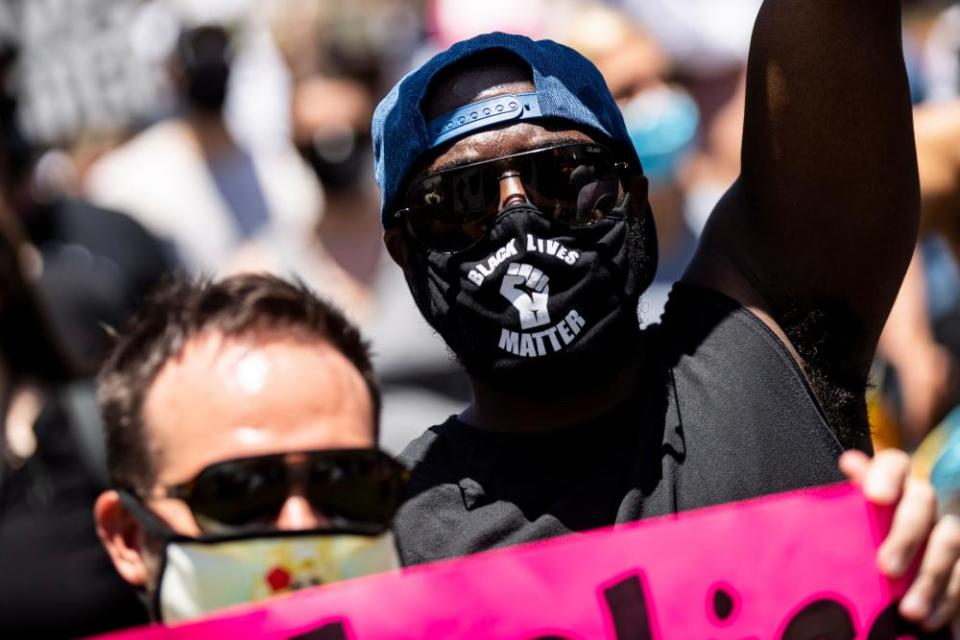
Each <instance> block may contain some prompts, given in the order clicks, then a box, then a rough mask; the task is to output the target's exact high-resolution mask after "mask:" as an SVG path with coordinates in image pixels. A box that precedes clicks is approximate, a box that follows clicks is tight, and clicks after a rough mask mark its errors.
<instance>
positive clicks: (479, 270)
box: [467, 238, 517, 287]
mask: <svg viewBox="0 0 960 640" xmlns="http://www.w3.org/2000/svg"><path fill="white" fill-rule="evenodd" d="M516 255H517V239H516V238H514V239H513V240H511V241H510V242H508V243H507V244H505V245H503V246H502V247H500V248H499V249H497V250H496V252H494V253H493V255H491V256H490V257H488V258H487V260H486V264H484V263H479V264H477V266H476V267H474V268H473V269H471V270H470V273H468V274H467V279H468V280H470V282H472V283H473V284H475V285H477V286H478V287H479V286H481V285H483V282H484V281H485V280H486V279H487V278H489V277H490V276H492V275H493V272H494V271H496V270H497V267H499V266H500V265H501V264H503V263H504V262H505V261H506V260H507V258H512V257H514V256H516Z"/></svg>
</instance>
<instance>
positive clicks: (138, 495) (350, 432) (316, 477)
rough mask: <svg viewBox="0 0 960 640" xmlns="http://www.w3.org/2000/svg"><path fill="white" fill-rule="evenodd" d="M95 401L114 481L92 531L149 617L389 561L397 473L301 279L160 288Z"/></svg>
mask: <svg viewBox="0 0 960 640" xmlns="http://www.w3.org/2000/svg"><path fill="white" fill-rule="evenodd" d="M98 391H99V400H100V406H101V411H102V413H103V417H104V422H105V428H106V440H107V463H108V468H109V473H110V481H111V484H112V486H113V489H112V490H110V491H107V492H105V493H103V494H102V495H101V496H100V498H99V499H98V500H97V504H96V507H95V517H96V521H97V530H98V534H99V535H100V538H101V540H102V542H103V544H104V546H105V547H106V548H107V550H108V552H109V553H110V556H111V558H112V560H113V563H114V566H115V567H116V569H117V571H118V572H119V573H120V575H121V576H122V577H123V578H124V579H125V580H126V581H127V582H129V583H130V584H132V585H134V586H137V587H139V588H142V589H143V590H144V591H145V593H146V595H147V596H148V598H149V602H150V607H151V610H152V613H153V615H154V616H155V617H156V618H160V619H163V620H165V621H173V620H181V619H185V618H191V617H196V616H199V615H202V614H204V613H206V612H208V611H212V610H215V609H218V608H221V607H223V606H227V605H230V604H236V603H239V602H245V601H249V600H255V599H259V598H262V597H266V596H269V595H273V594H275V593H284V592H287V591H290V590H292V589H295V588H298V587H302V586H308V585H312V584H319V583H323V582H330V581H332V580H336V579H340V578H346V577H352V576H354V575H363V574H366V573H372V572H374V571H378V570H384V569H388V568H391V567H394V566H396V557H395V548H394V544H393V540H392V537H391V536H390V535H389V526H390V520H391V518H392V516H393V512H394V510H395V508H396V505H397V499H398V496H399V492H400V488H401V485H402V482H403V481H404V479H405V473H406V472H405V470H404V469H403V468H402V467H401V466H400V465H398V464H397V463H396V462H395V461H394V460H393V459H391V458H390V457H388V456H387V455H386V454H384V453H382V452H380V451H378V450H377V449H376V442H377V421H378V415H379V404H380V392H379V389H378V387H377V383H376V381H375V380H374V377H373V372H372V368H371V365H370V359H369V354H368V352H367V346H366V344H365V343H364V342H363V340H362V339H361V337H360V334H359V332H358V331H357V330H356V328H354V327H353V326H352V325H351V324H350V323H349V322H348V321H347V320H346V319H345V318H344V316H343V315H342V314H341V313H340V312H338V311H337V310H335V309H333V308H332V307H330V306H329V305H327V304H326V303H324V302H323V301H322V300H320V299H318V298H317V297H315V296H314V295H313V294H312V293H311V292H310V291H308V290H307V289H306V288H304V287H303V286H298V285H293V284H290V283H287V282H285V281H283V280H281V279H279V278H275V277H271V276H260V275H243V276H235V277H232V278H229V279H227V280H224V281H222V282H217V283H211V282H201V283H189V282H173V283H171V284H169V285H167V286H165V287H163V288H161V289H160V290H159V291H157V292H156V293H155V294H154V295H153V296H152V297H151V298H150V300H149V301H148V302H147V304H146V306H145V307H144V308H143V309H142V310H141V311H140V312H139V314H138V315H137V316H136V317H135V318H134V319H133V320H132V321H131V323H130V325H129V327H128V328H127V330H126V331H125V332H124V333H123V334H122V335H121V337H120V339H119V341H118V343H117V345H116V346H115V348H114V350H113V351H112V353H111V354H110V356H109V358H108V360H107V362H106V364H105V365H104V367H103V370H102V372H101V374H100V378H99V390H98ZM348 561H349V562H348Z"/></svg>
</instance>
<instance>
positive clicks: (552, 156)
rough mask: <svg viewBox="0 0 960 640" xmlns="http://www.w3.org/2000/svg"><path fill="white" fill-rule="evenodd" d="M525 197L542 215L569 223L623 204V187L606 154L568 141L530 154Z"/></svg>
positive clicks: (596, 218) (585, 220)
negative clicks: (565, 143) (528, 176)
mask: <svg viewBox="0 0 960 640" xmlns="http://www.w3.org/2000/svg"><path fill="white" fill-rule="evenodd" d="M528 171H529V175H530V178H529V179H528V180H525V182H524V187H525V188H526V192H527V198H528V199H529V200H530V202H531V203H532V204H533V205H534V206H535V207H537V208H538V209H540V210H541V211H542V212H543V213H544V215H546V216H549V217H551V218H553V219H554V220H556V221H557V222H562V223H564V224H567V225H570V226H572V227H577V226H584V225H590V224H593V223H595V222H598V221H600V220H603V219H605V218H607V217H608V216H610V215H611V214H612V213H613V210H614V209H615V208H616V207H618V206H620V205H621V204H623V195H624V190H623V187H622V185H621V182H620V178H619V176H618V175H617V173H616V171H614V168H613V163H612V161H611V159H610V157H609V154H608V153H607V152H605V151H604V150H603V149H602V148H601V147H597V146H593V145H570V146H565V147H557V148H555V149H549V150H547V152H544V153H543V154H540V155H537V156H535V157H534V156H531V158H530V165H529V169H528Z"/></svg>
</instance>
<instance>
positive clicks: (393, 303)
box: [292, 75, 469, 452]
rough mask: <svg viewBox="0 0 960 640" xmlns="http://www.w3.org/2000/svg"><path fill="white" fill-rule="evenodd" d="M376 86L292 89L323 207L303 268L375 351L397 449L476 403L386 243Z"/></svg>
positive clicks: (312, 84)
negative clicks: (373, 122)
mask: <svg viewBox="0 0 960 640" xmlns="http://www.w3.org/2000/svg"><path fill="white" fill-rule="evenodd" d="M371 94H372V88H371V87H370V86H369V85H368V84H366V83H363V82H361V81H359V80H357V79H354V78H351V77H345V76H319V75H315V76H311V77H308V78H305V79H304V80H302V81H300V82H298V83H297V84H296V85H295V87H294V90H293V103H292V123H293V126H292V132H293V142H294V144H295V145H296V147H297V148H298V149H299V150H300V153H301V154H302V156H303V158H304V159H305V160H306V162H307V163H308V164H309V166H310V167H312V168H313V170H314V174H315V175H316V178H317V180H318V181H319V182H320V183H321V184H322V186H323V190H324V194H325V207H324V210H323V213H322V216H321V218H320V223H319V225H318V227H317V231H316V236H315V238H314V242H313V244H312V246H311V247H310V253H309V255H304V256H303V259H302V261H301V263H300V265H299V268H298V269H297V273H299V274H300V275H301V276H302V277H304V278H305V279H306V280H307V281H308V282H310V283H311V284H312V285H313V286H314V287H315V288H316V289H317V290H318V291H320V292H321V293H322V294H323V295H325V296H328V297H329V298H330V299H331V300H333V301H335V302H336V303H337V304H339V305H340V306H341V307H342V308H343V309H345V310H346V312H347V314H348V315H349V316H350V318H351V319H353V320H354V321H355V322H356V323H358V324H359V326H360V327H361V328H362V330H363V332H364V334H365V335H366V336H368V338H369V339H370V341H371V345H372V347H373V351H374V355H373V359H374V366H375V367H376V369H377V374H378V376H379V377H380V379H381V381H382V384H383V390H384V411H383V419H382V423H383V444H384V446H385V447H387V448H388V449H390V450H392V451H397V452H399V451H400V450H402V449H403V447H405V446H406V445H407V444H408V443H409V442H410V441H411V440H413V438H415V437H416V436H418V435H419V434H420V430H421V428H422V425H423V424H424V421H426V422H431V421H436V420H442V419H443V418H445V417H446V416H448V415H450V414H451V413H455V412H456V411H457V410H458V409H459V407H460V406H461V405H462V403H463V402H465V401H466V400H467V399H469V385H468V383H467V380H466V377H465V376H464V375H463V373H462V372H461V371H460V370H459V369H458V368H457V367H456V366H455V365H454V363H453V362H452V360H451V358H450V356H449V355H448V352H447V349H446V348H445V346H444V345H443V343H442V341H441V340H440V339H439V338H438V337H437V336H436V335H435V334H434V333H433V331H432V330H431V329H430V327H429V325H427V323H426V322H424V320H423V317H422V316H421V315H420V313H419V312H418V311H417V308H416V305H415V304H413V301H412V300H411V299H410V297H409V295H407V293H406V286H405V284H404V282H403V274H402V273H401V272H400V271H398V270H397V269H396V268H395V266H394V265H393V263H392V261H391V260H390V259H389V256H388V255H387V252H386V249H385V248H384V246H383V242H382V239H381V235H382V234H381V227H380V216H379V193H378V191H377V188H376V182H375V181H374V179H373V172H372V170H371V167H372V165H373V162H372V152H371V143H370V117H371V116H372V114H373V100H374V99H373V96H372V95H371Z"/></svg>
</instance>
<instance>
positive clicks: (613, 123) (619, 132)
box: [372, 33, 640, 227]
mask: <svg viewBox="0 0 960 640" xmlns="http://www.w3.org/2000/svg"><path fill="white" fill-rule="evenodd" d="M496 49H499V50H506V51H509V52H512V53H513V54H515V55H516V56H517V57H519V58H520V59H522V60H524V61H525V62H526V63H527V64H528V65H529V66H530V69H531V71H532V75H533V83H534V86H535V88H536V91H535V92H533V93H524V94H516V95H502V96H497V97H495V98H490V99H488V100H481V101H478V102H473V103H470V104H468V105H465V106H463V107H461V108H459V109H455V110H453V111H451V112H449V113H446V114H443V115H442V116H440V117H439V118H436V119H434V120H432V121H429V122H428V121H427V120H426V118H425V117H424V115H423V108H422V104H421V103H422V102H423V98H424V96H425V94H426V92H427V90H428V89H429V88H430V85H431V83H432V81H433V79H434V78H435V77H436V75H437V74H438V73H439V72H441V71H442V70H444V69H446V68H447V67H449V66H450V65H452V64H454V63H455V62H457V61H459V60H462V59H464V58H466V57H469V56H473V55H475V54H478V53H480V52H483V51H488V50H496ZM543 119H559V120H564V121H566V122H569V123H571V124H574V125H578V126H579V127H580V128H584V129H587V130H588V131H590V132H593V133H596V134H598V135H599V136H600V137H601V138H605V139H606V140H607V141H610V142H613V143H615V144H616V145H617V146H618V147H619V148H620V149H622V150H626V151H627V152H628V153H630V154H632V155H633V156H634V158H635V157H636V154H635V153H634V150H633V145H632V144H631V142H630V136H629V134H628V133H627V128H626V125H624V121H623V115H622V114H621V113H620V108H619V107H618V106H617V103H616V101H614V99H613V95H611V93H610V89H609V88H607V84H606V82H604V80H603V76H601V75H600V72H599V71H598V70H597V68H596V67H595V66H594V65H593V63H591V62H590V61H589V60H587V59H586V58H584V57H583V56H582V55H580V54H579V53H577V52H576V51H574V50H573V49H571V48H569V47H565V46H563V45H560V44H557V43H556V42H553V41H551V40H536V41H535V40H531V39H530V38H527V37H524V36H516V35H510V34H506V33H488V34H484V35H481V36H477V37H475V38H471V39H469V40H464V41H463V42H458V43H457V44H455V45H453V46H452V47H450V48H449V49H447V50H446V51H444V52H443V53H440V54H437V55H436V56H434V57H433V58H431V59H430V60H429V61H428V62H426V63H425V64H424V65H422V66H421V67H420V68H419V69H416V70H414V71H412V72H410V73H408V74H407V75H406V76H405V77H404V78H403V79H402V80H400V82H398V83H397V85H396V86H395V87H394V88H393V89H392V90H391V91H390V93H389V94H387V97H385V98H384V99H383V101H381V102H380V104H379V105H378V106H377V109H376V111H375V112H374V114H373V125H372V133H373V149H374V163H375V167H376V178H377V184H378V185H379V186H380V192H381V195H382V204H381V208H380V218H381V220H382V221H383V224H384V226H385V227H386V226H390V224H391V221H390V217H391V216H392V214H393V213H394V212H395V211H396V210H397V209H399V208H400V207H399V205H398V200H399V198H400V192H401V189H402V188H403V186H404V182H405V181H406V180H407V176H408V174H409V173H410V171H411V170H412V169H413V167H414V166H415V165H416V164H417V162H418V161H419V160H420V159H421V158H422V157H423V155H424V154H425V153H427V152H429V151H430V150H431V149H434V148H436V147H439V146H441V145H444V144H447V143H449V142H453V141H455V140H457V139H459V138H462V137H463V136H466V135H468V134H471V133H474V132H476V131H480V130H483V129H488V128H492V127H496V126H503V125H506V124H511V123H514V122H519V121H524V120H543ZM636 162H637V166H638V167H639V166H640V162H639V160H636Z"/></svg>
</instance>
